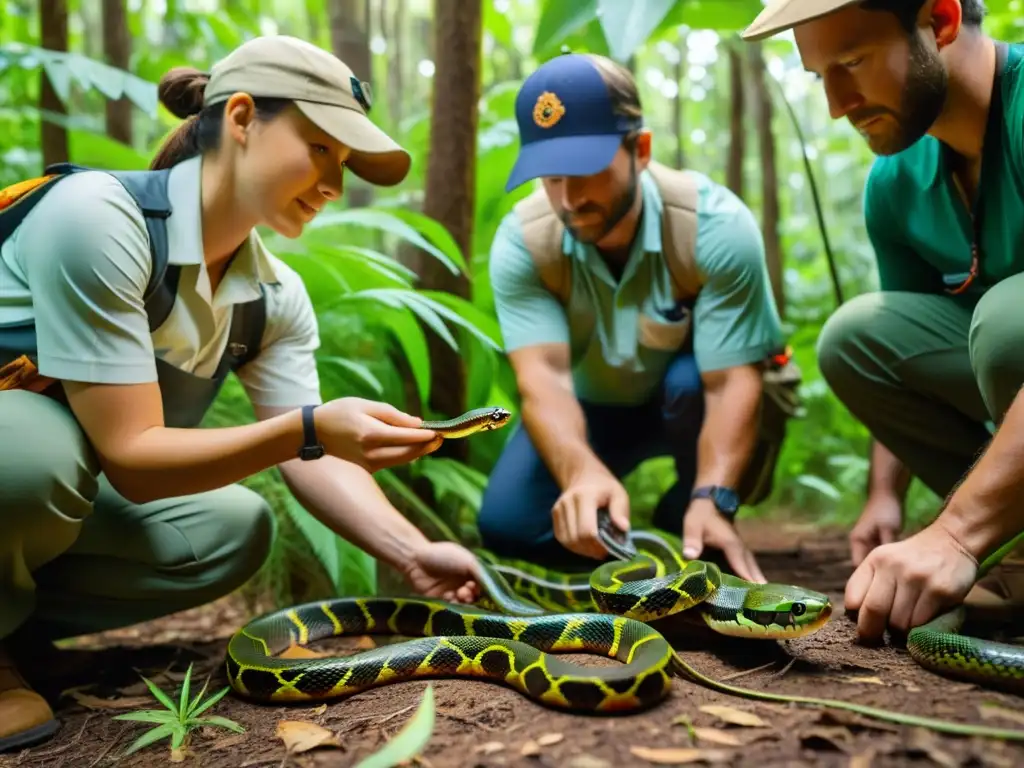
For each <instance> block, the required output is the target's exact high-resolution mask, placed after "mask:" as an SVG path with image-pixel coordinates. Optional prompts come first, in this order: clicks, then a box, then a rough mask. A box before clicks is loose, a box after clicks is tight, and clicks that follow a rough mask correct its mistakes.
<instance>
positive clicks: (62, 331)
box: [16, 172, 157, 384]
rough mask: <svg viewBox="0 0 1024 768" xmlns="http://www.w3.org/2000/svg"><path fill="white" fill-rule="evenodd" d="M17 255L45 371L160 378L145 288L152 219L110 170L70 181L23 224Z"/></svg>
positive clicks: (128, 380) (90, 378) (108, 380)
mask: <svg viewBox="0 0 1024 768" xmlns="http://www.w3.org/2000/svg"><path fill="white" fill-rule="evenodd" d="M17 238H18V240H17V257H16V258H17V259H18V260H19V261H20V262H21V264H22V267H23V270H24V273H25V274H26V276H27V282H28V285H29V288H30V290H31V292H32V305H33V314H34V317H35V324H36V338H37V348H38V360H39V370H40V372H41V373H42V374H43V375H44V376H49V377H52V378H56V379H67V380H71V381H84V382H90V383H96V384H143V383H149V382H154V381H156V380H157V374H156V362H155V359H154V354H153V344H152V340H151V338H150V332H149V320H148V317H147V315H146V308H145V299H144V296H145V290H146V285H147V283H148V282H149V277H150V272H151V269H152V259H151V256H150V249H149V235H148V233H147V232H146V224H145V220H144V219H143V217H142V212H141V211H140V210H139V208H138V206H137V205H136V204H135V201H134V200H133V199H132V197H131V195H129V194H128V191H127V190H126V189H125V188H124V187H123V186H121V184H120V182H118V181H117V180H116V179H114V178H113V177H111V176H109V175H107V174H105V173H101V172H82V173H80V174H76V175H73V176H70V177H68V178H66V179H63V180H61V181H60V182H59V183H58V184H57V185H56V186H55V187H54V188H53V189H51V190H50V191H49V192H47V194H46V197H44V198H43V199H42V200H41V201H40V202H39V203H38V204H37V205H36V207H35V208H34V209H33V210H32V212H31V213H30V214H29V215H28V216H27V217H26V218H25V221H23V222H22V225H21V227H20V228H19V230H18V233H17Z"/></svg>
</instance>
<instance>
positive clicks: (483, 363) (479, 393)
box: [465, 344, 498, 408]
mask: <svg viewBox="0 0 1024 768" xmlns="http://www.w3.org/2000/svg"><path fill="white" fill-rule="evenodd" d="M465 357H467V358H468V360H467V364H466V406H467V407H468V408H477V407H479V406H485V405H489V403H488V402H487V396H488V395H489V394H490V391H491V387H492V386H493V384H494V379H495V375H496V372H497V367H498V359H497V355H496V354H495V352H494V350H493V349H491V348H490V347H488V346H486V345H484V344H472V345H470V347H469V349H468V350H467V354H466V355H465Z"/></svg>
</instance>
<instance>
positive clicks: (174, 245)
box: [167, 156, 279, 303]
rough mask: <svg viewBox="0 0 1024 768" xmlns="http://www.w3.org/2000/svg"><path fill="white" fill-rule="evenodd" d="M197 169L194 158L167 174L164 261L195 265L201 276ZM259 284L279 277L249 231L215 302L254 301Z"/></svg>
mask: <svg viewBox="0 0 1024 768" xmlns="http://www.w3.org/2000/svg"><path fill="white" fill-rule="evenodd" d="M201 169H202V158H201V157H198V156H197V157H192V158H189V159H188V160H185V161H183V162H181V163H178V164H177V165H175V166H174V167H173V168H172V169H171V172H170V174H169V175H168V179H167V195H168V198H169V199H170V203H171V211H172V215H171V216H170V218H168V220H167V247H168V257H167V261H168V263H169V264H176V265H179V266H186V265H199V266H200V268H201V272H203V273H204V274H205V272H206V269H205V265H204V262H203V227H202V189H201V183H202V180H201V173H200V171H201ZM261 282H262V283H278V282H279V277H278V275H277V272H276V270H275V268H274V264H273V261H272V260H271V258H270V254H269V252H268V251H267V249H266V246H265V245H264V244H263V241H262V240H261V239H260V236H259V234H258V233H257V232H256V230H255V229H253V230H252V231H250V232H249V237H248V238H247V239H246V241H245V242H244V243H242V246H241V248H239V249H238V253H236V254H235V257H234V259H232V261H231V264H230V266H229V267H228V269H227V272H225V273H224V279H223V283H222V285H223V288H222V289H220V291H221V292H222V293H221V294H219V295H218V297H217V298H218V302H217V303H223V302H229V303H237V302H240V301H249V300H251V299H255V298H258V297H259V295H260V286H259V283H261ZM221 296H223V298H221Z"/></svg>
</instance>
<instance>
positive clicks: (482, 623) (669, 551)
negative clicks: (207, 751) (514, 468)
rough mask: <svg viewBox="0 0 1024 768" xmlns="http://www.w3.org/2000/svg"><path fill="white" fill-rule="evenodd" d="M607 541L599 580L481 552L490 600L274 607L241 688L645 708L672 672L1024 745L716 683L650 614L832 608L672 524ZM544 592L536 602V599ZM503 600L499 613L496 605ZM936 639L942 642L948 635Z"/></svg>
mask: <svg viewBox="0 0 1024 768" xmlns="http://www.w3.org/2000/svg"><path fill="white" fill-rule="evenodd" d="M508 419H509V412H508V411H507V410H505V409H501V408H485V409H477V410H474V411H470V412H468V413H467V414H464V415H463V416H462V417H459V418H457V419H452V420H449V421H446V422H437V421H431V422H424V423H423V428H425V429H432V430H435V431H438V432H439V433H441V434H443V435H444V436H445V437H455V436H457V437H465V436H467V435H470V434H475V433H476V432H479V431H481V430H486V429H493V428H499V427H501V426H503V425H504V424H505V423H507V421H508ZM600 521H601V523H602V524H601V526H600V529H599V535H600V537H601V540H602V541H603V542H604V544H605V546H606V547H607V548H608V550H609V552H611V553H612V555H613V556H614V557H615V559H613V560H611V561H609V562H606V563H604V564H602V565H600V566H598V567H597V568H595V569H594V570H593V571H592V572H591V573H589V574H582V575H576V574H556V573H552V572H551V571H543V572H540V573H538V572H537V570H536V566H531V565H530V564H528V563H521V562H515V561H505V562H503V561H501V560H499V559H498V558H495V557H494V556H493V555H490V554H489V553H486V552H482V551H478V553H477V554H478V556H479V570H480V586H481V591H482V593H483V599H482V600H481V603H482V605H487V606H488V607H487V608H485V607H482V605H477V606H466V605H460V604H453V603H447V602H444V601H441V600H435V599H429V598H417V597H410V598H406V597H372V598H361V597H351V598H335V599H327V600H321V601H315V602H310V603H306V604H303V605H298V606H294V607H290V608H285V609H281V610H277V611H272V612H270V613H267V614H265V615H263V616H259V617H257V618H255V619H253V620H252V621H250V622H249V623H248V624H246V625H245V626H244V627H242V628H240V629H239V630H238V631H237V632H236V633H235V634H234V635H233V636H232V637H231V639H230V640H229V643H228V648H227V658H226V672H227V679H228V682H229V684H230V686H231V687H232V689H233V690H234V691H235V692H236V693H237V694H238V695H240V696H242V697H244V698H248V699H251V700H255V701H262V702H275V703H278V702H318V701H321V700H327V699H333V698H336V697H339V696H348V695H352V694H355V693H358V692H360V691H364V690H367V689H369V688H373V687H376V686H379V685H382V684H386V683H391V682H400V681H405V680H410V679H415V678H441V677H466V678H472V679H484V680H492V681H495V682H498V683H503V684H505V685H508V686H510V687H512V688H513V689H515V690H517V691H519V692H520V693H522V694H524V695H525V696H527V697H528V698H530V699H532V700H534V701H536V702H538V703H541V704H544V705H548V706H552V707H554V708H558V709H563V710H568V711H575V712H591V713H598V712H601V713H607V712H633V711H640V710H644V709H647V708H649V707H650V706H652V705H655V704H657V703H659V702H660V701H662V700H663V699H664V698H665V697H666V696H668V695H669V693H670V691H671V686H672V680H671V678H672V676H673V675H679V676H685V677H689V678H690V679H692V680H695V681H697V682H699V683H702V684H704V685H707V686H709V687H712V688H715V689H718V690H721V691H724V692H728V693H732V694H736V695H741V696H746V697H750V698H757V699H765V700H770V701H782V702H796V703H803V704H809V705H812V706H830V707H837V708H842V709H848V710H851V711H855V712H859V713H861V714H866V715H870V716H874V717H878V718H881V719H885V720H892V721H895V722H900V723H904V724H911V725H922V726H925V727H928V728H932V729H934V730H939V731H946V732H952V733H963V734H972V735H988V736H994V737H997V738H1009V739H1024V731H1013V730H1004V729H998V728H986V727H984V726H975V725H966V724H962V723H953V722H947V721H942V720H933V719H931V718H923V717H917V716H913V715H907V714H904V713H896V712H889V711H887V710H881V709H876V708H874V707H866V706H862V705H858V704H851V703H848V702H842V701H833V700H828V699H817V698H812V697H802V696H791V695H782V694H771V693H766V692H763V691H755V690H751V689H745V688H740V687H737V686H732V685H727V684H724V683H720V682H718V681H715V680H712V679H711V678H708V677H706V676H704V675H702V674H701V673H699V672H697V671H696V670H695V669H693V668H692V667H691V666H690V665H689V664H687V663H686V662H684V661H683V660H682V659H681V658H680V657H679V655H678V654H677V653H676V652H675V651H674V649H673V648H672V647H671V645H670V644H669V642H668V641H667V640H666V639H665V637H664V636H663V635H662V634H661V633H660V632H658V631H657V630H655V629H654V628H653V627H651V626H650V625H649V624H648V623H647V622H648V621H651V620H654V619H659V618H663V617H666V616H670V615H673V614H680V615H682V616H683V617H684V618H685V619H688V620H691V621H697V622H701V623H703V624H704V625H706V626H707V627H708V628H710V629H711V630H712V631H714V632H717V633H720V634H724V635H732V636H740V637H748V638H758V639H767V640H777V639H792V638H796V637H801V636H804V635H806V634H809V633H811V632H814V631H816V630H817V629H819V628H820V627H821V626H823V625H824V624H825V623H826V622H827V621H828V620H829V617H830V615H831V611H832V606H831V603H830V601H829V599H828V597H827V596H826V595H824V594H821V593H818V592H815V591H812V590H808V589H804V588H801V587H796V586H790V585H780V584H756V583H752V582H748V581H745V580H743V579H739V578H738V577H735V576H732V575H730V574H725V573H722V572H721V571H720V570H719V569H718V567H717V566H715V565H714V564H713V563H709V562H704V561H699V560H694V561H686V560H683V559H682V557H681V556H680V554H679V553H678V551H677V548H676V546H675V545H674V543H673V542H672V541H671V539H669V538H668V537H667V536H665V535H663V534H661V533H660V532H650V531H637V530H634V531H632V532H631V534H630V537H629V538H630V539H631V540H632V542H631V543H630V541H628V540H627V541H623V540H622V537H621V535H617V534H618V532H617V531H615V530H614V528H613V527H612V526H611V524H610V522H609V520H608V518H607V515H606V514H602V516H601V517H600ZM531 598H532V599H531ZM491 607H493V608H494V609H495V610H491V609H490V608H491ZM363 634H369V635H374V634H384V635H400V636H404V637H411V638H414V639H412V640H408V641H406V642H401V643H397V644H388V645H384V646H381V647H378V648H374V649H372V650H369V651H365V652H361V653H358V654H355V655H351V656H344V657H333V656H332V657H319V658H281V657H279V656H278V654H280V653H281V652H282V651H284V650H286V649H287V648H289V647H291V646H293V645H300V646H304V645H307V644H309V643H312V642H315V641H317V640H320V639H323V638H328V637H339V636H343V635H363ZM934 634H936V633H933V635H929V642H932V643H933V644H934V642H935V640H936V638H935V636H934ZM565 652H589V653H595V654H600V655H604V656H606V657H609V658H613V659H616V660H618V661H619V662H621V664H619V665H614V666H611V667H608V666H602V667H596V668H594V667H586V666H582V665H578V664H574V663H570V662H566V661H563V660H561V659H558V658H557V657H556V656H554V655H553V654H557V653H565Z"/></svg>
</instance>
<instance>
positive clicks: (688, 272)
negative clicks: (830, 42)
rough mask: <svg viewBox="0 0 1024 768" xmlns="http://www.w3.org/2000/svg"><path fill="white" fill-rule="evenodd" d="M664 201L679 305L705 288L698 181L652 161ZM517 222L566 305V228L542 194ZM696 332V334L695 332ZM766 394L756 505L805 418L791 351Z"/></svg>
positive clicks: (745, 492)
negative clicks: (794, 422) (791, 428)
mask: <svg viewBox="0 0 1024 768" xmlns="http://www.w3.org/2000/svg"><path fill="white" fill-rule="evenodd" d="M647 169H648V171H650V174H651V178H652V179H653V180H654V183H655V184H656V185H657V187H658V193H659V194H660V195H661V201H662V218H661V245H662V248H661V250H662V254H663V257H664V259H665V265H666V266H667V267H668V271H669V274H670V275H671V276H672V284H673V293H674V297H675V300H676V301H685V300H692V299H695V298H696V296H697V294H698V293H700V289H701V287H702V285H703V281H702V279H701V277H700V271H699V270H698V269H697V257H696V252H697V198H698V194H697V179H696V178H695V177H694V175H693V174H692V173H690V172H688V171H677V170H675V169H673V168H669V167H668V166H665V165H661V164H660V163H656V162H654V161H651V162H650V163H649V164H648V166H647ZM512 210H513V211H514V212H515V214H516V215H517V216H518V217H519V223H520V226H521V227H522V232H523V242H524V243H525V245H526V248H527V250H528V251H529V252H530V255H531V256H532V258H533V262H534V264H535V265H536V267H537V272H538V274H539V276H540V279H541V282H542V283H543V284H544V286H545V287H546V288H547V289H548V290H549V291H551V293H552V294H554V295H555V296H556V297H558V299H559V301H561V303H562V305H563V306H567V305H568V303H569V293H570V291H571V290H572V265H573V260H572V259H568V258H566V257H565V254H564V253H563V251H562V239H563V235H564V232H565V227H564V225H563V224H562V222H561V221H559V219H558V217H557V216H556V215H555V213H554V211H552V210H551V203H550V202H549V201H548V198H547V195H546V194H545V192H544V190H543V189H541V190H538V191H537V192H534V193H533V194H531V195H530V196H529V197H526V198H523V199H522V200H521V201H519V202H518V203H517V204H516V205H515V206H514V207H513V209H512ZM691 332H692V329H691ZM760 368H761V377H762V383H763V386H764V388H763V391H762V398H761V413H760V421H759V425H758V426H759V429H758V439H757V443H756V444H755V446H754V452H753V455H752V456H751V458H750V461H749V462H748V464H747V467H746V471H745V472H744V473H743V477H742V479H741V481H740V483H739V487H738V488H737V490H738V491H739V494H740V497H741V499H743V502H744V503H745V504H757V503H759V502H760V501H763V500H764V499H765V498H767V496H768V495H769V494H770V493H771V491H772V487H773V481H774V475H775V467H776V464H777V462H778V458H779V453H780V451H781V449H782V441H783V439H784V438H785V434H786V425H787V422H788V421H789V419H791V418H794V417H798V416H801V415H803V407H802V404H801V399H800V396H799V386H800V383H801V379H802V377H801V373H800V368H799V367H798V366H797V364H796V361H795V360H793V359H792V356H791V351H790V349H789V347H788V346H787V347H786V348H785V350H780V354H779V355H777V356H773V357H770V358H769V359H767V360H764V361H762V363H761V364H760Z"/></svg>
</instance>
